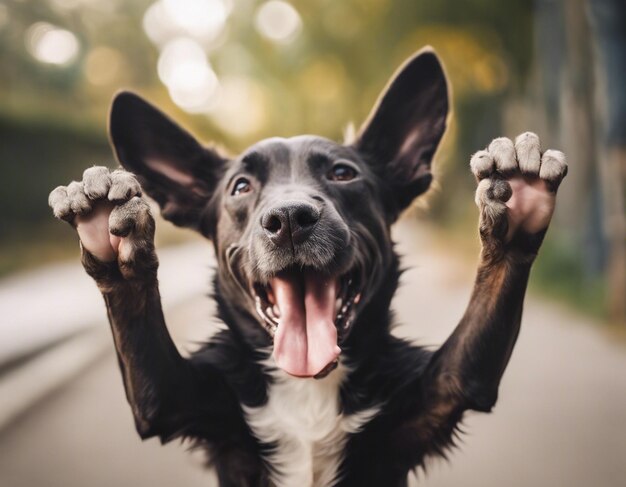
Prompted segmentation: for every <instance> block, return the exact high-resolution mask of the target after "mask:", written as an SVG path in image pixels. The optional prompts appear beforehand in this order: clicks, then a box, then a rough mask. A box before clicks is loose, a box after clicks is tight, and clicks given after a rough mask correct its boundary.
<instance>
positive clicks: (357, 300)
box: [353, 293, 361, 304]
mask: <svg viewBox="0 0 626 487" xmlns="http://www.w3.org/2000/svg"><path fill="white" fill-rule="evenodd" d="M359 301H361V293H359V294H357V295H356V296H355V297H354V300H353V302H354V304H359Z"/></svg>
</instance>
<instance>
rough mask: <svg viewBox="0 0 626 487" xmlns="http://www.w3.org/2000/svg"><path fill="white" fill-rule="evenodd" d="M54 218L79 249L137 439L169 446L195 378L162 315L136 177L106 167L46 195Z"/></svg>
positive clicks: (148, 221)
mask: <svg viewBox="0 0 626 487" xmlns="http://www.w3.org/2000/svg"><path fill="white" fill-rule="evenodd" d="M50 205H51V206H52V208H53V211H54V214H55V216H57V217H58V218H61V219H64V220H66V221H68V222H70V223H71V224H72V225H73V226H74V227H75V228H76V229H77V231H78V234H79V238H80V241H81V252H82V263H83V266H84V267H85V270H86V271H87V273H88V274H89V275H90V276H92V277H93V278H94V280H95V281H96V284H97V285H98V288H99V289H100V291H101V292H102V295H103V297H104V300H105V302H106V306H107V312H108V316H109V321H110V323H111V329H112V332H113V339H114V342H115V347H116V350H117V355H118V359H119V364H120V368H121V371H122V376H123V379H124V386H125V389H126V395H127V398H128V401H129V403H130V405H131V408H132V411H133V415H134V418H135V424H136V427H137V431H138V432H139V434H140V435H141V436H142V437H149V436H153V435H159V436H161V437H162V438H168V437H170V436H172V435H174V434H175V433H176V432H178V431H179V430H180V428H181V427H182V425H183V423H184V421H185V420H186V416H188V415H190V414H193V412H192V410H193V406H195V405H197V406H200V401H199V398H196V397H194V396H195V395H196V394H197V393H196V392H195V391H197V390H198V389H200V388H198V387H194V380H195V379H194V373H193V370H192V369H191V367H190V364H189V362H188V361H186V360H185V359H183V358H182V357H181V356H180V355H179V353H178V351H177V350H176V347H175V346H174V344H173V342H172V340H171V338H170V336H169V334H168V331H167V328H166V326H165V320H164V317H163V312H162V309H161V300H160V296H159V291H158V284H157V276H156V272H157V266H158V261H157V257H156V253H155V250H154V243H153V242H154V229H155V226H154V219H153V218H152V215H151V214H150V209H149V207H148V205H147V203H146V202H145V201H144V200H143V199H142V198H141V188H140V187H139V184H138V182H137V181H136V179H135V178H134V176H133V175H132V174H130V173H127V172H125V171H122V170H117V171H113V172H109V171H108V169H106V168H104V167H94V168H90V169H87V170H86V171H85V173H84V176H83V181H81V182H73V183H71V184H70V185H69V186H67V187H64V186H62V187H59V188H57V189H55V190H54V191H53V192H52V193H51V194H50Z"/></svg>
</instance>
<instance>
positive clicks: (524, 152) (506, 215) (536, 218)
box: [470, 132, 567, 250]
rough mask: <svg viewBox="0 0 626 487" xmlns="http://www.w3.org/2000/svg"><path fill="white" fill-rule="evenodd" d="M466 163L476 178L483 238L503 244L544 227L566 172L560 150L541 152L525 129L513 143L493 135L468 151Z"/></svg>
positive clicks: (492, 242)
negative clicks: (480, 146) (479, 147)
mask: <svg viewBox="0 0 626 487" xmlns="http://www.w3.org/2000/svg"><path fill="white" fill-rule="evenodd" d="M470 168H471V171H472V173H473V174H474V176H476V179H477V180H478V188H477V189H476V204H477V205H478V208H479V210H480V234H481V237H482V239H483V242H488V243H491V244H494V243H502V244H507V243H509V242H511V241H513V240H514V239H516V237H518V236H522V237H532V236H533V235H540V234H542V233H543V232H544V231H545V230H546V229H547V228H548V225H549V224H550V219H551V218H552V213H553V211H554V206H555V202H556V191H557V189H558V187H559V184H560V183H561V181H562V180H563V178H564V177H565V175H566V174H567V163H566V161H565V155H564V154H563V153H562V152H559V151H556V150H547V151H545V152H543V153H542V152H541V143H540V141H539V137H537V135H536V134H534V133H532V132H526V133H523V134H521V135H519V136H518V137H517V138H516V139H515V143H513V141H512V140H510V139H507V138H505V137H500V138H497V139H495V140H494V141H493V142H491V144H489V147H488V148H487V149H486V150H481V151H479V152H477V153H476V154H474V155H473V156H472V158H471V160H470ZM538 241H539V243H540V239H538ZM534 250H536V249H534Z"/></svg>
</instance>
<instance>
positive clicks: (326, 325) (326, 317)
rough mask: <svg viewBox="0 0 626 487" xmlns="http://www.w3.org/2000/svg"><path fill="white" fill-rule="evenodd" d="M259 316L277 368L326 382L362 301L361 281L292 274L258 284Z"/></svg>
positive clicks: (309, 271)
mask: <svg viewBox="0 0 626 487" xmlns="http://www.w3.org/2000/svg"><path fill="white" fill-rule="evenodd" d="M252 294H253V297H254V299H255V305H256V311H257V313H258V314H259V316H260V317H261V319H262V320H263V323H264V324H265V327H266V329H267V331H268V333H269V334H270V335H271V336H272V337H273V339H274V360H275V362H276V365H277V366H278V367H279V368H281V369H283V370H284V371H285V372H287V373H288V374H290V375H293V376H297V377H315V378H322V377H325V376H326V375H328V374H329V373H330V372H331V371H332V370H333V369H335V367H337V364H338V358H339V354H340V353H341V349H340V348H339V345H340V344H341V341H342V340H343V339H344V338H345V336H346V335H347V334H348V332H349V330H350V327H351V325H352V322H353V320H354V317H355V314H356V307H357V304H358V303H359V301H360V299H361V291H360V287H359V284H358V282H357V279H356V278H355V277H354V276H352V275H350V274H346V275H344V276H341V277H339V278H338V277H332V276H327V275H324V274H322V273H320V272H319V271H315V270H313V269H304V270H302V269H288V270H284V271H281V272H279V273H277V274H276V275H275V276H274V277H273V278H271V279H270V281H269V283H268V284H266V285H263V284H258V283H257V284H254V285H253V286H252Z"/></svg>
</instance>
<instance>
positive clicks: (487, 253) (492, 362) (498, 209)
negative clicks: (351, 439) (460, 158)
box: [400, 133, 567, 464]
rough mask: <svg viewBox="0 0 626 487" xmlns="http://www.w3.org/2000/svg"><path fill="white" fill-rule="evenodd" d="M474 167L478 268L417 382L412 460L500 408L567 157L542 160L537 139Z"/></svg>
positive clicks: (502, 149) (506, 147) (503, 142)
mask: <svg viewBox="0 0 626 487" xmlns="http://www.w3.org/2000/svg"><path fill="white" fill-rule="evenodd" d="M471 167H472V171H473V172H474V174H475V175H476V177H477V179H478V180H479V185H478V188H477V191H476V203H477V205H478V207H479V210H480V237H481V241H482V251H481V256H480V265H479V268H478V273H477V277H476V281H475V285H474V290H473V293H472V296H471V299H470V303H469V305H468V307H467V310H466V312H465V314H464V316H463V318H462V319H461V321H460V323H459V325H458V326H457V328H456V329H455V330H454V332H453V333H452V335H451V336H450V337H449V338H448V339H447V340H446V342H445V343H444V344H443V346H442V347H441V348H440V349H439V350H437V351H436V352H435V353H434V354H433V356H432V358H431V360H430V362H429V364H428V366H427V367H426V369H425V372H424V374H423V376H422V377H421V379H420V381H419V385H418V391H417V401H418V404H414V407H415V410H417V411H419V412H418V413H417V414H415V412H414V413H413V414H411V415H410V419H409V420H408V421H407V422H406V423H405V424H404V425H403V428H402V429H403V432H404V433H403V434H401V435H400V438H401V439H402V441H403V442H409V444H405V445H404V446H406V447H409V449H408V451H411V448H414V449H413V453H411V454H409V456H411V458H412V459H413V460H419V459H421V457H423V455H424V454H427V453H429V452H440V451H441V448H442V447H444V446H445V445H446V444H448V443H449V442H450V440H451V435H452V433H453V430H454V427H455V426H456V424H457V423H458V421H459V420H460V419H461V416H462V413H463V411H465V410H467V409H474V410H478V411H489V410H491V408H492V407H493V405H494V404H495V402H496V399H497V394H498V386H499V383H500V379H501V377H502V374H503V372H504V369H505V367H506V365H507V363H508V361H509V358H510V356H511V352H512V350H513V346H514V344H515V341H516V339H517V336H518V332H519V329H520V321H521V317H522V306H523V300H524V294H525V291H526V285H527V282H528V276H529V272H530V268H531V265H532V262H533V260H534V259H535V257H536V255H537V251H538V250H539V247H540V245H541V242H542V240H543V237H544V235H545V232H546V230H547V228H548V225H549V223H550V219H551V217H552V212H553V210H554V205H555V199H556V190H557V188H558V185H559V184H560V182H561V180H562V178H563V177H564V176H565V174H566V172H567V166H566V164H565V158H564V156H563V154H562V153H560V152H557V151H546V152H544V153H543V154H542V153H541V152H540V148H539V139H538V138H537V136H536V135H534V134H531V133H526V134H523V135H521V136H519V137H518V138H517V139H516V141H515V144H514V143H513V142H512V141H511V140H509V139H505V138H501V139H496V140H494V141H493V142H492V143H491V144H490V146H489V148H488V150H486V151H480V152H479V153H477V154H475V155H474V156H473V157H472V161H471ZM415 410H414V411H415ZM407 428H408V430H407ZM405 433H408V434H405ZM405 451H407V450H405ZM415 455H417V457H416V456H415ZM407 460H408V462H407V463H409V464H410V463H412V462H411V461H410V460H409V459H407Z"/></svg>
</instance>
